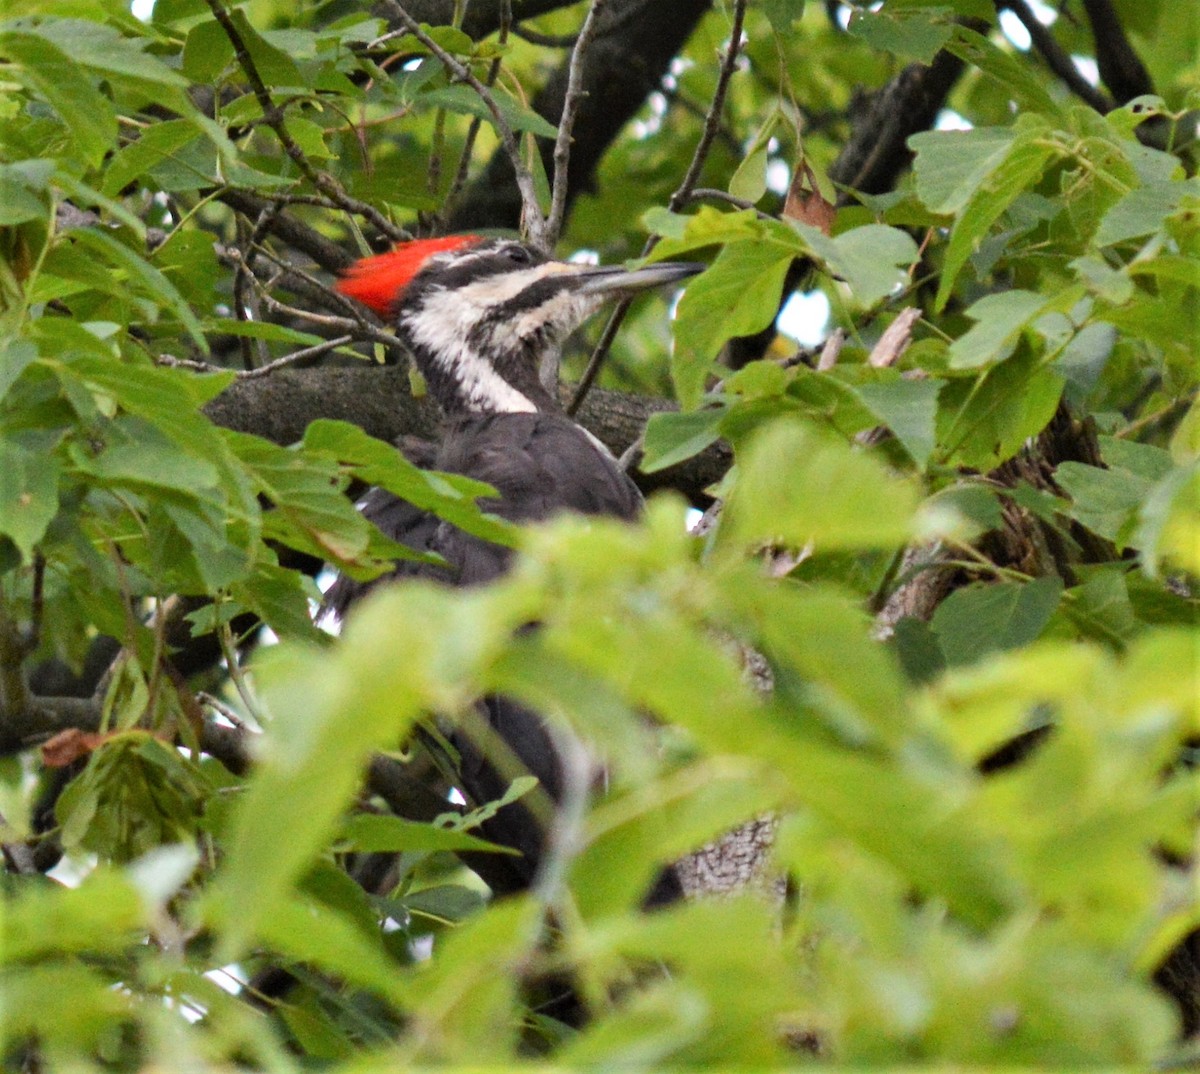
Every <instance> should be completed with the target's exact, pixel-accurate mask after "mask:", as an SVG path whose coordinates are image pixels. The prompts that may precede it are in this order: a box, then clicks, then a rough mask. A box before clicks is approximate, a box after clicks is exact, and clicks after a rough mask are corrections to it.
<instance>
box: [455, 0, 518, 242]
mask: <svg viewBox="0 0 1200 1074" xmlns="http://www.w3.org/2000/svg"><path fill="white" fill-rule="evenodd" d="M511 28H512V0H501V4H500V30H499V33H498V34H497V35H496V43H497V44H498V45H499V46H500V47H501V48H503V47H504V45H506V44H507V43H508V34H509V31H510V29H511ZM501 62H502V61H501V57H499V56H497V57H496V58H495V59H494V60H492V63H491V66H490V67H488V73H487V77H486V78H485V79H484V80H483V84H484V85H485V86H487V87H488V89H491V88H492V87H493V86H495V84H496V79H497V78H498V77H499V75H500V65H501ZM482 127H483V117H482V116H473V117H472V118H471V125H470V126H469V127H468V128H467V137H466V140H465V141H464V142H463V150H462V155H461V156H460V157H459V158H458V170H457V171H456V172H455V173H454V181H453V182H452V183H451V184H450V189H449V190H448V191H447V193H446V197H445V198H444V199H443V201H442V211H441V213H439V214H438V217H437V230H438V231H444V230H445V227H446V210H447V209H448V208H449V207H450V206H451V205H453V204H454V201H455V199H456V198H457V197H458V195H459V194H461V193H462V190H463V187H465V186H466V185H467V177H468V176H469V175H470V173H471V158H472V156H473V155H474V153H475V140H476V139H477V138H478V137H479V131H480V130H481V129H482Z"/></svg>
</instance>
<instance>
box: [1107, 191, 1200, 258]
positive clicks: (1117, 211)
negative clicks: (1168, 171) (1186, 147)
mask: <svg viewBox="0 0 1200 1074" xmlns="http://www.w3.org/2000/svg"><path fill="white" fill-rule="evenodd" d="M1195 198H1200V180H1197V179H1187V180H1183V181H1180V182H1154V183H1147V184H1146V185H1145V186H1140V187H1137V188H1136V189H1134V190H1131V191H1130V192H1129V193H1128V194H1126V195H1125V196H1124V197H1123V198H1122V199H1121V200H1120V201H1118V202H1117V203H1116V205H1114V206H1113V207H1112V208H1111V209H1109V210H1108V212H1107V213H1105V214H1104V218H1103V219H1102V220H1101V221H1100V226H1099V227H1098V228H1097V229H1096V245H1097V246H1112V245H1114V244H1116V243H1118V242H1124V241H1126V240H1127V239H1138V238H1141V237H1142V236H1143V235H1153V234H1155V233H1156V232H1159V231H1162V229H1163V226H1164V224H1165V223H1166V221H1167V219H1168V218H1169V217H1171V216H1173V215H1174V214H1175V213H1177V212H1178V211H1179V210H1180V208H1181V207H1182V206H1183V204H1184V202H1185V201H1186V200H1188V199H1195Z"/></svg>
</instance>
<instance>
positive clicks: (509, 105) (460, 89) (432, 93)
mask: <svg viewBox="0 0 1200 1074" xmlns="http://www.w3.org/2000/svg"><path fill="white" fill-rule="evenodd" d="M492 96H493V97H494V98H495V101H496V104H497V106H498V107H499V109H500V114H501V115H502V116H503V117H504V119H505V122H507V123H508V125H509V126H510V127H511V128H512V129H513V130H514V131H522V132H526V131H527V132H528V133H530V134H536V135H537V136H538V137H540V138H553V137H555V136H556V135H557V134H558V128H557V127H555V126H554V124H553V123H550V122H548V121H547V120H545V119H543V118H542V117H541V116H539V115H538V114H537V113H536V112H535V111H533V109H531V108H526V107H525V106H524V105H522V104H520V103H518V102H517V101H514V100H513V99H512V98H511V97H509V96H508V95H507V94H504V93H500V92H498V91H496V90H493V91H492ZM415 103H416V104H419V105H421V106H423V107H427V108H445V109H446V110H447V111H448V112H456V113H458V114H460V115H465V116H478V117H479V118H480V119H482V120H485V121H487V122H488V123H491V124H492V125H493V126H495V123H496V117H495V116H493V115H492V111H491V109H490V108H488V106H487V105H486V104H484V103H483V101H482V100H480V98H479V94H478V93H476V92H475V91H474V90H473V89H471V87H470V86H443V87H442V88H441V89H433V90H426V91H425V92H423V93H421V94H420V95H419V96H418V97H417V98H416V102H415Z"/></svg>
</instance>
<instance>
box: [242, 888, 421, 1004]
mask: <svg viewBox="0 0 1200 1074" xmlns="http://www.w3.org/2000/svg"><path fill="white" fill-rule="evenodd" d="M218 920H219V919H218ZM256 937H257V939H258V940H259V942H261V943H263V944H265V945H266V946H267V947H269V948H271V949H272V950H275V951H279V952H281V953H282V954H285V955H288V956H290V957H291V958H294V959H297V960H298V961H301V962H308V963H311V964H312V965H314V966H318V967H320V968H321V969H322V970H325V971H327V972H329V973H333V974H335V975H336V976H338V977H340V978H341V979H342V980H344V981H347V982H348V983H350V984H353V985H356V986H358V987H360V988H365V989H368V990H369V991H371V992H374V993H376V994H377V995H380V996H383V997H384V998H385V999H390V1000H391V1001H392V1002H393V1003H395V1004H396V1005H397V1006H400V1005H402V1004H403V1003H404V1001H405V1000H406V999H407V997H408V990H407V988H406V987H405V982H404V979H403V977H402V976H401V973H400V970H401V967H400V966H399V965H398V964H397V963H396V962H394V961H393V960H392V959H390V958H389V957H388V955H387V952H386V950H385V948H384V947H383V945H382V943H381V942H380V941H379V938H378V937H375V938H374V939H373V940H372V939H368V938H367V937H366V936H364V934H363V932H362V930H361V929H359V928H357V927H356V926H355V924H354V923H353V922H351V921H349V920H347V918H346V917H344V916H343V915H341V914H338V913H334V912H332V911H331V910H330V909H329V908H327V907H325V906H323V905H321V904H320V903H318V902H314V901H309V900H304V901H300V900H298V899H296V898H282V899H280V900H279V901H278V902H277V903H276V904H275V905H274V906H273V907H272V908H271V912H270V913H269V914H265V915H263V917H262V918H261V919H260V920H259V921H258V922H257V932H256Z"/></svg>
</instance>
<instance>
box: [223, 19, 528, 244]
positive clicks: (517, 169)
mask: <svg viewBox="0 0 1200 1074" xmlns="http://www.w3.org/2000/svg"><path fill="white" fill-rule="evenodd" d="M208 2H209V3H210V4H214V3H216V2H217V0H208ZM384 2H385V5H386V7H387V8H388V10H389V11H391V12H392V14H393V15H394V16H395V17H396V18H397V19H398V20H399V21H400V22H401V23H403V24H404V26H405V28H406V29H407V30H408V32H409V33H411V34H412V35H413V37H415V38H416V39H417V40H418V41H420V42H421V44H422V45H424V46H425V47H426V48H427V49H429V51H430V52H431V53H432V54H433V55H434V56H436V57H437V59H438V60H439V61H441V63H442V66H444V67H445V68H446V70H447V71H449V72H450V74H451V76H452V77H453V78H454V79H455V81H458V82H465V83H466V84H467V85H468V86H470V87H471V89H473V90H474V91H475V93H476V94H477V95H478V96H479V99H480V100H481V101H483V103H484V105H485V107H486V108H487V110H488V111H489V112H490V113H491V114H492V122H493V126H495V128H496V133H497V134H498V135H499V136H500V142H501V144H502V145H503V146H504V151H505V153H506V154H508V158H509V160H510V161H511V162H512V166H513V173H514V175H515V176H516V182H517V189H518V190H519V191H520V193H521V205H522V206H523V210H524V211H523V213H522V218H523V220H524V222H525V228H526V230H527V232H528V235H529V240H530V242H532V243H533V245H534V246H537V247H538V248H540V249H542V250H545V251H546V252H547V253H548V252H549V251H550V246H549V244H548V243H547V242H546V221H545V219H544V218H543V217H542V210H541V207H540V206H539V205H538V199H537V188H536V187H535V186H534V182H533V174H532V173H531V172H530V170H529V169H528V168H527V167H526V166H525V162H524V160H522V158H521V147H520V144H519V143H518V142H517V136H516V134H515V133H514V132H513V129H512V125H511V124H510V123H509V122H508V120H507V119H505V117H504V113H503V112H502V111H501V110H500V105H499V104H498V103H497V101H496V97H495V95H494V94H493V93H492V91H491V90H490V89H489V88H488V87H487V86H485V85H484V84H483V83H482V82H480V81H479V79H478V78H476V77H475V75H474V74H473V73H472V72H471V69H470V68H469V67H467V66H466V65H465V64H462V63H459V62H458V60H456V59H455V58H454V57H453V56H451V55H450V53H448V52H447V51H446V50H445V49H444V48H442V46H441V45H439V44H438V43H437V42H436V41H435V40H434V39H433V38H432V37H430V36H429V34H427V33H426V32H425V31H424V30H423V29H422V28H421V24H420V23H419V22H417V20H416V19H414V18H413V17H412V16H411V15H410V14H409V13H408V12H407V11H406V10H405V9H404V6H403V5H402V4H401V3H400V2H399V0H384Z"/></svg>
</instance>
